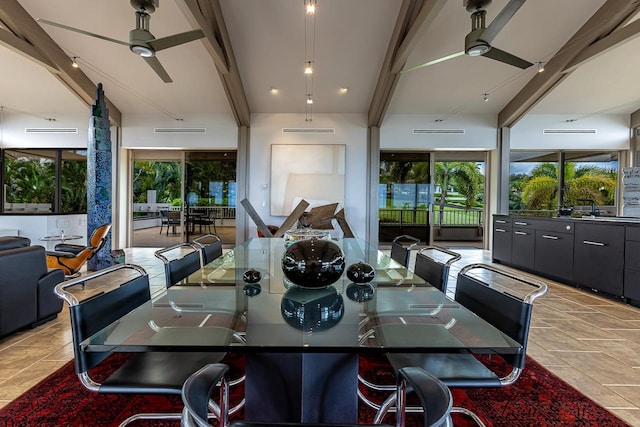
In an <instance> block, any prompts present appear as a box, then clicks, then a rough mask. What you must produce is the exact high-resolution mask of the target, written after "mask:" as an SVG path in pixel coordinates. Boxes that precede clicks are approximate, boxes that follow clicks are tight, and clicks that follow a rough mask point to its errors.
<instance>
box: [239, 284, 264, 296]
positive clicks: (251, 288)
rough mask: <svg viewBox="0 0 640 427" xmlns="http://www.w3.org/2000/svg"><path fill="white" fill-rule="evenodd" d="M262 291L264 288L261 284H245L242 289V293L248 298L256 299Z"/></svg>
mask: <svg viewBox="0 0 640 427" xmlns="http://www.w3.org/2000/svg"><path fill="white" fill-rule="evenodd" d="M260 291H262V286H260V284H259V283H245V284H244V286H243V287H242V293H244V294H245V295H246V296H248V297H255V296H256V295H258V294H259V293H260Z"/></svg>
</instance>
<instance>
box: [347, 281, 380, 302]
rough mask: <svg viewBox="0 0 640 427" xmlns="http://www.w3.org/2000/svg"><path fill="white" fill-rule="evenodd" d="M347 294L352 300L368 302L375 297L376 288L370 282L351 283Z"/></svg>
mask: <svg viewBox="0 0 640 427" xmlns="http://www.w3.org/2000/svg"><path fill="white" fill-rule="evenodd" d="M345 294H347V297H348V298H349V299H350V300H351V301H355V302H366V301H369V300H370V299H371V298H373V295H374V294H375V290H374V289H373V286H371V285H370V284H368V283H350V284H349V285H348V286H347V289H346V290H345Z"/></svg>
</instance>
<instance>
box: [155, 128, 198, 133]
mask: <svg viewBox="0 0 640 427" xmlns="http://www.w3.org/2000/svg"><path fill="white" fill-rule="evenodd" d="M153 133H207V129H206V128H154V129H153Z"/></svg>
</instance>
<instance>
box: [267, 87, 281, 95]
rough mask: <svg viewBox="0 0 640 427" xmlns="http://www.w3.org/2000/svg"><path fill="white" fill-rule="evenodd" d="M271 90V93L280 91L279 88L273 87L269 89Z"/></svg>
mask: <svg viewBox="0 0 640 427" xmlns="http://www.w3.org/2000/svg"><path fill="white" fill-rule="evenodd" d="M269 92H271V95H277V94H278V93H279V92H280V91H279V90H278V89H277V88H275V87H272V88H271V89H269Z"/></svg>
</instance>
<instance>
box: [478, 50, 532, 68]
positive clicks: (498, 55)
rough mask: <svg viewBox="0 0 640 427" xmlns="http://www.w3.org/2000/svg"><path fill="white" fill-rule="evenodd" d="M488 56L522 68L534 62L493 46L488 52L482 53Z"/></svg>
mask: <svg viewBox="0 0 640 427" xmlns="http://www.w3.org/2000/svg"><path fill="white" fill-rule="evenodd" d="M482 56H484V57H486V58H490V59H495V60H496V61H500V62H504V63H505V64H509V65H513V66H514V67H518V68H522V69H523V70H524V69H526V68H529V67H531V66H532V65H533V64H532V63H531V62H529V61H525V60H524V59H522V58H518V57H517V56H515V55H512V54H510V53H508V52H505V51H504V50H500V49H497V48H495V47H492V48H491V49H489V51H488V52H487V53H485V54H484V55H482Z"/></svg>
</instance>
